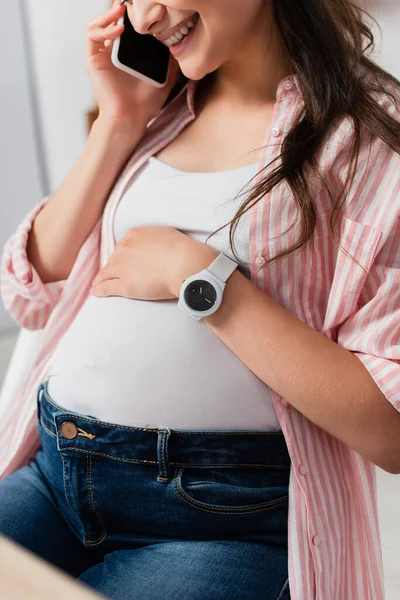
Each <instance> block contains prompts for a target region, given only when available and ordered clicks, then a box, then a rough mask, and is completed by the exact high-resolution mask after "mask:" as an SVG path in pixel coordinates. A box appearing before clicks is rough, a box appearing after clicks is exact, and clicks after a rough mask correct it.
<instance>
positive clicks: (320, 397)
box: [171, 242, 400, 473]
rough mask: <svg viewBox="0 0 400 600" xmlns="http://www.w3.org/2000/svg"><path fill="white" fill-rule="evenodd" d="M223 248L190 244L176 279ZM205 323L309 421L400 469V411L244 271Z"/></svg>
mask: <svg viewBox="0 0 400 600" xmlns="http://www.w3.org/2000/svg"><path fill="white" fill-rule="evenodd" d="M217 255H218V252H217V251H216V250H215V249H213V248H211V247H210V246H207V245H205V244H203V245H200V244H199V243H197V242H196V243H193V242H192V243H191V245H190V246H189V249H188V251H187V252H186V257H187V258H186V259H185V261H184V263H183V266H182V267H180V268H179V270H178V272H177V273H176V275H175V276H174V280H173V281H172V282H171V289H172V293H173V294H174V295H175V296H176V297H179V290H180V286H181V285H182V281H183V280H184V279H186V278H187V277H189V276H190V275H193V273H197V272H199V271H201V270H202V269H204V268H207V267H208V266H209V265H210V264H211V262H212V261H213V260H214V259H215V258H216V256H217ZM204 320H205V322H206V323H207V324H208V326H209V327H210V328H211V329H212V330H213V332H214V333H215V334H216V335H217V336H218V337H219V338H220V339H221V341H222V342H223V343H224V344H225V345H226V346H228V348H230V350H232V352H233V353H234V354H236V356H237V357H238V358H239V359H240V360H241V361H242V362H243V363H244V364H245V365H246V366H247V367H248V368H249V369H250V370H251V371H252V372H253V373H255V375H257V377H259V378H260V379H261V380H262V381H263V382H264V383H265V384H266V385H268V386H269V387H270V388H271V389H273V390H274V391H275V392H277V393H278V394H279V395H280V396H282V398H284V399H285V400H287V402H289V403H290V404H291V405H292V406H294V407H295V408H296V409H297V410H298V411H299V412H301V413H302V414H303V415H305V416H306V417H307V418H308V419H309V420H310V421H312V422H313V423H315V424H316V425H318V426H319V427H321V428H322V429H324V430H325V431H328V432H329V433H330V434H332V435H333V436H334V437H336V438H338V439H339V440H341V441H342V442H344V443H345V444H347V445H348V446H349V447H350V448H352V449H353V450H355V451H356V452H358V453H359V454H361V455H362V456H364V457H365V458H367V459H368V460H370V461H371V462H373V463H374V464H376V465H378V466H380V467H381V468H383V469H384V470H386V471H389V472H392V473H398V472H400V414H399V412H398V411H397V410H396V409H395V408H394V407H393V406H392V405H391V404H390V402H389V401H388V400H387V399H386V398H385V396H384V395H383V394H382V392H381V390H380V389H379V388H378V386H377V385H376V383H375V381H374V379H373V378H372V377H371V375H370V373H369V372H368V371H367V369H366V368H365V367H364V365H363V363H362V362H361V361H360V360H359V359H358V358H357V357H356V356H354V355H353V354H352V353H351V352H349V351H348V350H346V349H345V348H343V347H342V346H340V345H339V344H337V343H335V342H333V341H331V340H329V339H328V338H327V337H326V336H324V335H322V334H321V333H319V332H318V331H316V330H315V329H313V328H312V327H310V326H308V325H306V324H305V323H303V321H301V320H299V319H297V318H296V317H295V316H294V315H292V314H291V313H290V312H289V311H287V310H286V309H285V308H284V307H283V306H281V305H280V304H278V303H277V302H275V301H274V300H272V298H270V297H269V296H268V295H267V294H265V293H264V292H262V291H261V290H260V289H259V288H258V287H256V286H255V285H254V284H253V283H252V282H251V281H250V280H249V279H247V278H246V277H245V276H244V275H242V273H240V271H238V270H236V271H234V272H233V274H232V275H231V277H229V279H228V281H227V284H226V287H225V292H224V297H223V301H222V304H221V306H220V308H219V309H218V310H217V312H216V313H214V314H213V315H210V316H208V317H205V318H204Z"/></svg>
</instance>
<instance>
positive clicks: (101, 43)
mask: <svg viewBox="0 0 400 600" xmlns="http://www.w3.org/2000/svg"><path fill="white" fill-rule="evenodd" d="M125 11H126V5H125V4H123V5H122V6H120V0H116V1H115V2H114V5H113V8H112V9H111V10H108V11H107V12H105V13H103V14H101V15H100V16H98V17H96V18H94V19H92V20H91V21H90V22H89V23H88V25H87V38H86V40H87V41H86V65H87V69H88V72H89V76H90V80H91V83H92V88H93V92H94V96H95V99H96V102H97V105H98V107H99V111H100V116H101V117H102V118H103V117H105V118H106V119H109V120H110V121H111V122H113V123H122V124H126V125H131V124H132V125H134V124H135V123H138V125H139V126H141V127H143V126H145V125H147V123H148V122H149V121H150V120H151V119H152V118H153V117H155V116H156V115H157V114H158V113H159V111H160V110H161V108H162V107H163V105H164V103H165V101H166V100H167V98H168V96H169V93H170V91H171V90H172V88H173V86H174V84H175V82H176V79H177V75H178V73H179V64H178V62H177V61H176V60H175V58H174V57H173V56H172V54H171V57H170V63H169V71H168V80H167V84H166V85H165V86H164V87H163V88H156V87H154V86H152V85H150V84H149V83H146V82H145V81H141V80H140V79H137V78H136V77H133V76H132V75H129V74H128V73H125V72H124V71H121V70H120V69H117V68H116V67H115V66H114V65H113V63H112V61H111V51H112V46H113V43H114V41H115V40H116V39H117V38H118V37H119V36H120V35H121V34H122V32H123V31H124V25H118V26H117V22H118V20H119V18H120V17H122V15H124V14H125ZM160 43H161V42H160Z"/></svg>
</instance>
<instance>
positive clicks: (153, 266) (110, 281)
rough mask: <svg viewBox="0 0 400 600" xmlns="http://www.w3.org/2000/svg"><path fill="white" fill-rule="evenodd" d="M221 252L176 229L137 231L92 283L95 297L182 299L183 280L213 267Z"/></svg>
mask: <svg viewBox="0 0 400 600" xmlns="http://www.w3.org/2000/svg"><path fill="white" fill-rule="evenodd" d="M218 254H219V253H218V252H217V251H216V250H214V249H213V248H211V247H210V246H207V245H206V244H203V243H201V242H198V241H197V240H194V239H193V238H191V237H189V236H187V235H186V234H184V233H182V232H181V231H178V230H177V229H174V228H173V227H134V228H133V229H130V230H129V231H128V233H127V234H126V235H125V236H124V237H123V238H122V239H121V240H120V242H119V243H118V244H117V245H116V248H115V251H114V253H113V254H112V256H111V257H110V259H109V261H108V263H107V264H106V265H105V266H104V267H103V269H101V271H100V272H99V273H98V275H97V276H96V277H95V279H94V280H93V285H92V289H91V293H92V294H93V295H94V296H123V297H124V298H132V299H136V300H168V299H173V298H179V291H180V288H181V285H182V282H183V280H184V279H187V278H188V277H190V276H191V275H194V274H195V273H198V272H199V271H201V270H202V269H205V268H207V267H209V266H210V264H211V263H212V261H213V260H214V259H215V258H216V257H217V256H218Z"/></svg>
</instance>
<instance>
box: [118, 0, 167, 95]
mask: <svg viewBox="0 0 400 600" xmlns="http://www.w3.org/2000/svg"><path fill="white" fill-rule="evenodd" d="M124 3H125V0H122V4H124ZM118 25H123V26H124V29H123V31H122V33H121V35H120V36H119V37H117V39H116V40H115V41H114V44H113V49H112V54H111V60H112V62H113V64H114V66H115V67H117V69H121V70H122V71H124V72H125V73H128V74H129V75H132V76H133V77H137V78H138V79H141V80H142V81H146V82H147V83H149V84H150V85H154V86H155V87H158V88H161V87H164V86H165V85H166V83H167V78H168V66H169V59H170V56H171V53H170V51H169V48H167V46H165V45H164V44H163V43H162V42H160V41H159V40H157V38H155V37H154V36H152V35H143V34H140V33H137V31H135V29H134V27H133V26H132V23H131V22H130V20H129V16H128V12H127V11H125V14H123V15H122V16H121V17H120V19H119V21H118Z"/></svg>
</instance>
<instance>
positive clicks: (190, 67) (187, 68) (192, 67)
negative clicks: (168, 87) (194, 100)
mask: <svg viewBox="0 0 400 600" xmlns="http://www.w3.org/2000/svg"><path fill="white" fill-rule="evenodd" d="M179 67H180V69H181V71H182V73H183V74H184V75H185V77H187V78H188V79H193V80H194V81H200V80H201V79H203V78H204V77H205V76H206V75H208V74H209V73H212V72H213V71H215V70H216V69H217V68H218V67H215V66H210V65H206V64H205V63H202V62H196V61H194V60H193V59H192V60H191V59H188V60H187V61H184V60H182V62H181V63H179Z"/></svg>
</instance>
